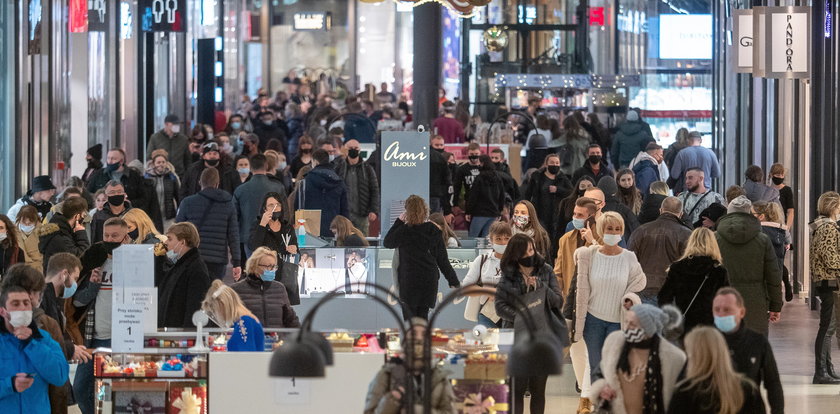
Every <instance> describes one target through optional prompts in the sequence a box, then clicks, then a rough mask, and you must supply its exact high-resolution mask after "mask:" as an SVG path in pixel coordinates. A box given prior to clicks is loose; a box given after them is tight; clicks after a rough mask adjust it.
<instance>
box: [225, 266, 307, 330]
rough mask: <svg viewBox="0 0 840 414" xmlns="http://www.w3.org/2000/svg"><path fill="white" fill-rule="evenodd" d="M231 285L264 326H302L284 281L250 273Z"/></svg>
mask: <svg viewBox="0 0 840 414" xmlns="http://www.w3.org/2000/svg"><path fill="white" fill-rule="evenodd" d="M231 287H232V288H233V290H235V291H236V293H238V294H239V297H240V298H242V302H243V303H244V304H245V307H246V308H248V310H250V311H251V312H252V313H253V314H254V316H256V317H257V319H259V320H260V323H261V324H262V326H263V327H264V328H297V327H300V321H299V320H298V316H297V314H296V313H295V310H294V309H293V308H292V305H291V303H289V295H288V294H287V292H286V287H285V286H283V284H282V283H280V282H278V281H276V280H272V281H270V282H265V281H263V280H262V279H260V278H259V277H258V276H256V275H254V274H248V276H246V277H245V279H243V280H240V281H239V282H236V283H234V284H233V285H232V286H231Z"/></svg>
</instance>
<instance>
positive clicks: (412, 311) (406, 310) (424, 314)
mask: <svg viewBox="0 0 840 414" xmlns="http://www.w3.org/2000/svg"><path fill="white" fill-rule="evenodd" d="M400 307H402V313H403V319H405V320H409V319H411V318H412V317H413V316H416V317H418V318H423V319H425V320H429V307H428V306H409V305H407V304H405V302H403V303H401V305H400Z"/></svg>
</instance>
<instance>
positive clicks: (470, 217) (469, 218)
mask: <svg viewBox="0 0 840 414" xmlns="http://www.w3.org/2000/svg"><path fill="white" fill-rule="evenodd" d="M464 218H465V219H467V221H472V214H467V215H465V216H464Z"/></svg>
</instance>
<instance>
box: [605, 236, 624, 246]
mask: <svg viewBox="0 0 840 414" xmlns="http://www.w3.org/2000/svg"><path fill="white" fill-rule="evenodd" d="M620 241H621V235H620V234H605V235H604V244H606V245H607V246H615V245H617V244H618V243H619V242H620Z"/></svg>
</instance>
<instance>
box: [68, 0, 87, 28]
mask: <svg viewBox="0 0 840 414" xmlns="http://www.w3.org/2000/svg"><path fill="white" fill-rule="evenodd" d="M67 6H68V10H67V11H68V19H67V23H68V31H69V32H70V33H84V32H87V30H88V0H70V2H69V3H68V4H67Z"/></svg>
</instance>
